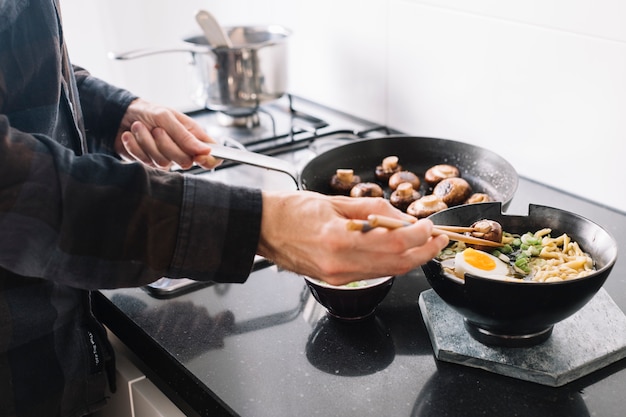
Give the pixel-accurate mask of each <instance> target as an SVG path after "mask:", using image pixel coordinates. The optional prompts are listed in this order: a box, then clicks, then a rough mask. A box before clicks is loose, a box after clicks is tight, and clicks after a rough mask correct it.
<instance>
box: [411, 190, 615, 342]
mask: <svg viewBox="0 0 626 417" xmlns="http://www.w3.org/2000/svg"><path fill="white" fill-rule="evenodd" d="M429 218H430V219H431V220H432V221H433V222H434V223H435V224H437V225H471V224H474V223H475V222H478V221H480V220H482V219H490V220H492V221H495V222H498V223H499V224H500V225H501V227H502V230H503V231H505V232H509V233H513V234H520V235H521V234H525V233H527V232H529V231H535V230H540V229H549V230H550V233H551V234H552V235H553V236H559V235H563V234H567V236H568V237H569V238H570V239H571V241H575V242H576V243H577V244H578V245H579V247H580V248H581V249H582V250H583V251H584V253H585V254H588V256H589V257H590V258H591V259H592V262H593V265H592V269H590V270H588V271H586V273H585V274H584V276H581V277H579V278H573V279H564V280H561V279H554V280H551V279H548V280H543V281H542V282H540V281H534V280H532V279H516V278H511V279H509V278H504V279H503V278H502V275H501V274H498V276H495V275H492V276H489V274H486V276H481V275H479V274H477V273H475V272H471V271H469V272H468V271H465V273H464V274H463V277H462V278H459V276H458V275H455V274H451V273H450V272H449V271H448V270H447V268H445V267H444V263H443V262H442V261H441V260H440V259H438V258H435V259H433V260H431V261H429V262H427V263H426V264H424V265H423V266H422V270H423V271H424V274H425V275H426V278H427V279H428V282H429V283H430V285H431V287H432V288H433V289H434V290H435V292H436V293H437V294H438V295H439V296H440V297H441V299H443V300H444V301H445V302H446V303H447V304H448V305H450V306H451V307H452V308H454V309H455V310H456V311H458V312H459V313H460V314H461V315H462V316H463V318H464V323H465V327H466V329H467V331H468V332H469V334H470V335H471V336H472V337H473V338H474V339H476V340H478V341H479V342H481V343H484V344H487V345H497V346H509V347H524V346H532V345H535V344H539V343H542V342H544V341H545V340H547V339H548V338H549V337H550V335H551V334H552V330H553V327H554V325H555V324H556V323H558V322H560V321H562V320H564V319H566V318H567V317H569V316H571V315H572V314H574V313H575V312H577V311H578V310H580V309H581V308H582V307H583V306H584V305H585V304H586V303H587V302H588V301H589V300H591V298H592V297H593V296H594V295H595V294H596V293H597V292H598V290H599V289H600V288H601V287H602V286H603V285H604V282H605V281H606V279H607V277H608V276H609V273H610V272H611V270H612V268H613V266H614V264H615V261H616V259H617V243H616V242H615V239H614V238H613V237H612V236H611V235H610V234H609V233H608V232H607V231H606V230H605V229H604V228H602V227H601V226H599V225H598V224H596V223H594V222H592V221H591V220H589V219H586V218H584V217H582V216H579V215H577V214H574V213H571V212H568V211H565V210H561V209H557V208H551V207H546V206H540V205H533V204H531V205H530V206H529V212H528V215H526V216H521V215H505V214H503V213H502V205H501V203H499V202H490V203H477V204H469V205H463V206H458V207H453V208H449V209H446V210H444V211H441V212H439V213H435V214H433V215H432V216H430V217H429Z"/></svg>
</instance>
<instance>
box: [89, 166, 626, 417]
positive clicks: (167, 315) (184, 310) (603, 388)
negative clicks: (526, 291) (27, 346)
mask: <svg viewBox="0 0 626 417" xmlns="http://www.w3.org/2000/svg"><path fill="white" fill-rule="evenodd" d="M529 203H535V204H543V205H548V206H552V207H557V208H563V209H566V210H568V211H572V212H575V213H578V214H581V215H583V216H585V217H587V218H589V219H591V220H593V221H595V222H597V223H599V224H601V225H602V226H604V227H605V228H606V229H607V230H609V232H610V233H612V234H613V236H615V237H616V239H617V241H618V245H619V246H620V248H626V214H624V213H621V212H618V211H615V210H611V209H609V208H606V207H603V206H601V205H597V204H594V203H592V202H589V201H585V200H582V199H580V198H577V197H574V196H571V195H567V194H564V193H561V192H559V191H557V190H554V189H552V188H549V187H546V186H543V185H541V184H538V183H535V182H532V181H529V180H527V179H524V178H522V179H521V180H520V186H519V189H518V192H517V193H516V197H515V198H514V200H513V201H512V203H511V205H510V206H509V208H508V210H507V212H508V213H515V214H526V212H527V207H528V204H529ZM427 289H429V285H428V283H427V282H426V279H425V277H424V276H423V274H422V271H421V270H415V271H413V272H411V273H410V274H408V275H406V276H402V277H398V279H396V281H395V282H394V285H393V287H392V290H391V292H390V293H389V295H388V296H387V298H386V299H385V300H384V301H383V303H382V304H381V305H380V306H379V309H378V310H377V313H376V316H375V317H374V319H373V320H369V321H366V322H363V323H358V324H357V323H353V324H344V323H339V322H337V321H335V320H332V319H329V318H328V316H327V315H326V313H325V311H324V310H323V309H322V308H321V307H320V306H319V305H318V304H317V303H316V302H315V300H314V299H313V298H312V297H311V296H310V294H309V292H308V290H307V289H306V287H305V284H304V280H303V279H302V278H301V277H298V276H296V275H294V274H291V273H288V272H279V271H277V270H276V269H275V267H273V266H270V267H267V268H263V269H260V270H258V271H255V272H253V274H252V275H251V276H250V278H249V279H248V281H247V282H246V283H245V284H243V285H241V284H232V285H225V284H220V285H213V286H208V287H204V288H201V289H198V290H196V291H193V292H190V293H188V294H184V295H181V296H178V297H176V298H172V299H157V298H154V297H153V296H151V295H149V294H147V293H146V292H145V291H144V290H142V289H120V290H110V291H102V292H101V293H99V294H97V296H96V297H95V300H94V301H95V308H96V312H97V315H98V316H99V318H100V319H101V320H102V321H103V322H104V323H105V324H106V325H107V326H108V327H109V329H111V331H112V332H113V333H115V334H116V336H117V337H119V338H120V339H121V340H122V341H123V342H124V343H125V344H126V345H127V346H128V347H129V348H130V349H131V350H132V351H133V352H135V353H136V354H137V356H138V357H139V358H141V360H142V361H143V364H144V365H145V367H144V368H145V369H144V371H145V372H146V373H147V375H148V376H149V377H150V378H151V379H152V380H153V381H154V382H155V383H156V384H157V386H159V388H161V389H162V390H163V391H164V392H165V393H166V395H168V396H169V397H170V398H171V399H172V400H173V401H174V402H175V403H176V404H177V405H178V406H179V407H180V408H181V409H182V410H183V411H184V412H185V413H187V414H188V415H201V416H215V415H238V416H252V417H262V416H272V417H277V416H289V417H292V416H316V415H319V416H376V417H379V416H438V417H440V416H478V415H483V416H498V417H500V416H509V415H511V416H512V415H515V416H533V417H536V416H568V417H571V416H603V417H604V416H622V415H624V404H625V401H624V394H623V393H624V386H626V370H625V369H624V368H625V367H626V360H621V361H618V362H615V363H613V364H611V365H609V366H607V367H605V368H602V369H600V370H599V371H596V372H594V373H592V374H590V375H587V376H584V377H582V378H580V379H577V380H575V381H573V382H571V383H569V384H567V385H565V386H562V387H559V388H552V387H547V386H543V385H539V384H536V383H532V382H526V381H521V380H519V379H514V378H510V377H506V376H502V375H498V374H495V373H491V372H487V371H484V370H480V369H474V368H470V367H467V366H463V365H458V364H452V363H447V362H442V361H438V360H436V359H435V357H434V355H433V349H432V346H431V342H430V339H429V335H428V331H427V329H426V327H425V325H424V322H423V321H422V317H421V313H420V308H419V306H418V298H419V295H420V293H421V292H422V291H425V290H427ZM604 289H605V290H606V291H607V293H608V294H609V295H610V297H611V298H612V299H613V300H614V301H615V303H616V304H617V306H619V308H621V310H622V311H626V259H625V258H624V257H620V258H619V259H618V261H617V264H616V265H615V267H614V269H613V272H612V273H611V275H610V277H609V279H608V280H607V282H606V284H605V286H604ZM557 326H558V324H557ZM589 343H594V341H593V340H589Z"/></svg>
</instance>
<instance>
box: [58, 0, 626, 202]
mask: <svg viewBox="0 0 626 417" xmlns="http://www.w3.org/2000/svg"><path fill="white" fill-rule="evenodd" d="M62 5H63V8H64V10H63V11H64V14H65V24H66V32H67V37H68V39H69V46H70V51H71V53H72V55H73V59H74V61H75V62H76V63H79V64H81V65H85V66H87V67H88V68H90V69H91V70H92V72H94V73H95V74H97V75H99V76H101V77H103V78H106V79H108V80H111V81H112V82H114V83H116V84H118V85H121V86H123V87H127V88H130V89H132V90H133V91H135V92H137V93H138V94H140V95H142V96H144V97H146V98H149V99H152V100H156V101H160V102H164V103H167V104H169V105H172V106H175V107H178V108H181V109H189V108H191V107H192V104H191V102H190V100H189V98H188V93H189V89H190V81H189V77H188V70H189V68H188V65H187V61H188V57H187V56H186V54H170V55H157V56H154V57H152V58H143V59H141V60H136V61H126V62H120V61H110V60H107V59H106V52H107V51H110V50H116V51H124V50H130V49H136V48H142V47H146V46H165V45H171V44H174V43H176V42H178V41H179V40H180V39H182V38H183V37H185V36H187V35H189V34H190V33H192V32H195V31H196V29H195V21H194V19H193V15H194V12H195V10H196V9H197V8H200V7H204V8H207V9H209V10H211V11H212V12H213V13H214V14H215V15H216V16H217V17H218V18H219V19H220V20H221V21H222V22H223V23H224V24H226V25H238V24H258V23H278V24H283V25H285V26H288V27H289V28H291V29H292V30H293V31H294V35H293V37H292V38H291V40H290V53H291V56H290V91H291V92H293V93H295V94H299V95H302V96H305V97H308V98H311V99H313V100H316V101H318V102H321V103H323V104H327V105H329V106H332V107H335V108H337V109H340V110H344V111H347V112H349V113H352V114H355V115H358V116H362V117H365V118H367V119H370V120H373V121H377V122H381V123H386V124H388V125H390V126H392V127H395V128H397V129H400V130H403V131H405V132H407V133H410V134H414V135H422V136H435V137H442V138H448V139H455V140H461V141H467V142H471V143H474V144H477V145H480V146H484V147H488V148H491V149H493V150H494V151H496V152H498V153H500V154H501V155H502V156H504V157H505V158H507V159H508V160H509V161H511V163H513V165H514V166H515V167H516V168H517V170H518V171H519V172H520V174H521V175H524V176H526V177H530V178H533V179H536V180H538V181H540V182H544V183H547V184H550V185H553V186H555V187H557V188H561V189H564V190H566V191H569V192H571V193H574V194H577V195H580V196H583V197H585V198H589V199H592V200H596V201H599V202H600V203H602V204H605V205H608V206H611V207H614V208H616V209H618V210H621V211H626V193H624V192H623V191H622V189H623V188H624V187H623V185H622V184H623V183H624V182H625V181H626V173H625V171H624V170H623V169H621V167H620V164H622V163H623V158H624V154H625V153H626V152H625V151H626V117H625V115H626V25H625V24H624V19H623V18H624V16H626V3H625V2H622V1H621V0H526V1H523V2H521V1H517V2H503V1H497V0H471V1H468V0H431V1H424V0H316V1H308V2H305V1H293V0H267V1H262V2H260V1H256V0H230V1H217V0H203V1H195V0H186V1H183V2H178V1H176V2H175V1H165V0H152V1H148V0H144V1H141V0H125V1H121V0H107V1H106V2H105V1H100V2H97V3H96V4H93V2H84V1H80V0H62ZM85 17H89V22H87V21H86V19H85ZM86 28H91V29H92V31H91V33H89V34H88V32H87V31H86ZM93 28H95V30H93Z"/></svg>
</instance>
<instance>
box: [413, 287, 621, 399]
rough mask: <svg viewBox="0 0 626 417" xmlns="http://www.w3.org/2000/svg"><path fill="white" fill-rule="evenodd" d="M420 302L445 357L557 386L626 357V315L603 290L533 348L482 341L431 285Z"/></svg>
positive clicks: (436, 345)
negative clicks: (504, 345) (492, 344)
mask: <svg viewBox="0 0 626 417" xmlns="http://www.w3.org/2000/svg"><path fill="white" fill-rule="evenodd" d="M419 306H420V310H421V313H422V317H423V318H424V322H425V323H426V327H427V328H428V332H429V334H430V339H431V342H432V345H433V349H434V351H435V357H436V358H437V359H439V360H441V361H445V362H452V363H458V364H461V365H466V366H470V367H474V368H480V369H485V370H487V371H490V372H494V373H498V374H502V375H506V376H510V377H513V378H518V379H522V380H526V381H531V382H536V383H539V384H542V385H548V386H553V387H558V386H561V385H565V384H567V383H568V382H571V381H574V380H576V379H578V378H580V377H582V376H585V375H587V374H590V373H592V372H594V371H596V370H598V369H600V368H602V367H605V366H607V365H609V364H611V363H613V362H616V361H618V360H620V359H622V358H624V357H626V316H625V315H624V313H623V312H622V311H621V310H620V308H619V307H618V306H617V305H616V304H615V303H614V301H613V299H611V297H610V296H609V295H608V293H607V292H606V291H605V290H604V289H600V291H599V292H598V293H597V294H596V296H595V297H594V298H593V299H591V301H589V303H587V305H585V306H584V307H583V308H582V309H581V310H579V311H578V312H577V313H576V314H574V315H573V316H570V317H569V318H567V319H566V320H564V321H562V322H560V323H557V324H556V325H555V326H554V331H553V333H552V336H551V337H550V338H549V339H548V340H547V341H546V342H544V343H543V344H541V345H538V346H533V347H529V348H502V347H490V346H486V345H483V344H481V343H479V342H477V341H476V340H474V339H473V338H472V337H471V336H470V335H469V334H468V333H467V331H466V330H465V326H464V325H463V317H462V316H461V315H460V314H459V313H457V312H456V311H455V310H453V309H452V308H451V307H449V306H448V305H447V304H446V303H445V302H444V301H443V300H442V299H441V298H439V296H438V295H437V294H436V293H435V291H434V290H432V289H431V290H427V291H424V292H422V293H421V295H420V298H419Z"/></svg>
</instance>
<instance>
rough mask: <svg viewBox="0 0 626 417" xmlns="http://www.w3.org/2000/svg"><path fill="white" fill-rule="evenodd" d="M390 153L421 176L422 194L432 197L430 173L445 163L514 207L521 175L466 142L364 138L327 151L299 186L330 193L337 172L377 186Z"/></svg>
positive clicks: (312, 163) (308, 169)
mask: <svg viewBox="0 0 626 417" xmlns="http://www.w3.org/2000/svg"><path fill="white" fill-rule="evenodd" d="M392 155H395V156H397V157H398V158H399V164H400V165H402V169H403V170H408V171H412V172H413V173H415V174H416V175H417V176H418V177H420V179H421V180H422V188H421V190H420V192H421V193H422V195H426V194H430V193H431V190H429V189H428V188H427V187H428V186H427V185H426V184H425V181H424V173H425V172H426V170H428V168H430V167H432V166H433V165H437V164H444V163H445V164H450V165H455V166H456V167H457V168H459V170H460V172H461V176H462V177H463V178H465V180H467V182H469V183H470V185H471V186H472V189H473V191H474V192H481V193H486V194H489V195H490V196H491V197H492V198H493V199H494V200H496V201H501V202H502V203H503V204H508V203H510V201H511V199H512V198H513V195H514V194H515V191H516V190H517V184H518V175H517V172H516V171H515V169H514V168H513V166H511V164H510V163H508V162H507V161H506V160H505V159H503V158H502V157H501V156H499V155H497V154H496V153H494V152H492V151H490V150H488V149H484V148H481V147H478V146H474V145H470V144H468V143H463V142H457V141H453V140H446V139H435V138H424V137H411V136H389V137H382V138H376V139H366V140H363V141H359V142H352V143H349V144H347V145H343V146H340V147H337V148H334V149H331V150H329V151H327V152H324V153H322V154H320V155H318V156H316V157H315V158H313V159H312V160H311V161H310V162H309V163H308V164H307V165H306V166H305V167H304V169H303V170H302V173H301V174H300V185H301V188H302V189H305V190H311V191H318V192H321V193H324V194H332V193H333V192H332V190H331V188H330V179H331V177H332V176H333V175H334V174H335V172H336V170H337V169H338V168H346V169H353V170H354V173H355V174H356V175H359V176H360V177H361V180H362V181H370V182H376V178H375V176H374V170H375V168H376V166H377V165H380V164H381V162H382V160H383V158H385V157H387V156H392ZM388 191H389V190H386V192H388Z"/></svg>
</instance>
